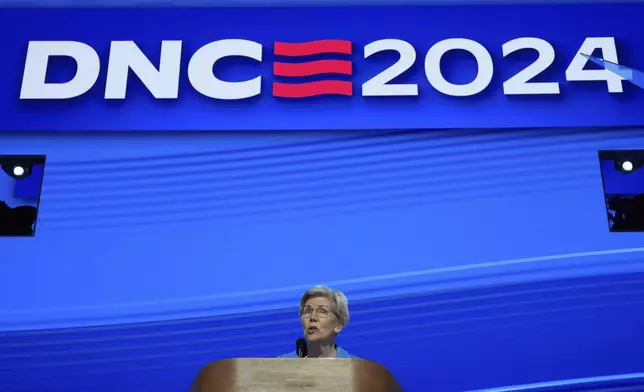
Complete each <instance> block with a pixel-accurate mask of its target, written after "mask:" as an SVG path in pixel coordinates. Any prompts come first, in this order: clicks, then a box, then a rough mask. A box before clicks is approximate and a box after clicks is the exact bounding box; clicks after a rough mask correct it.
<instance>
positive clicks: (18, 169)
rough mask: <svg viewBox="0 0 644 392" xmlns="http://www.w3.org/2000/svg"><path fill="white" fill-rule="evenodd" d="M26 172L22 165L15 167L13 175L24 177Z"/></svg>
mask: <svg viewBox="0 0 644 392" xmlns="http://www.w3.org/2000/svg"><path fill="white" fill-rule="evenodd" d="M24 174H25V168H24V167H22V166H14V167H13V175H14V176H16V177H22V176H23V175H24Z"/></svg>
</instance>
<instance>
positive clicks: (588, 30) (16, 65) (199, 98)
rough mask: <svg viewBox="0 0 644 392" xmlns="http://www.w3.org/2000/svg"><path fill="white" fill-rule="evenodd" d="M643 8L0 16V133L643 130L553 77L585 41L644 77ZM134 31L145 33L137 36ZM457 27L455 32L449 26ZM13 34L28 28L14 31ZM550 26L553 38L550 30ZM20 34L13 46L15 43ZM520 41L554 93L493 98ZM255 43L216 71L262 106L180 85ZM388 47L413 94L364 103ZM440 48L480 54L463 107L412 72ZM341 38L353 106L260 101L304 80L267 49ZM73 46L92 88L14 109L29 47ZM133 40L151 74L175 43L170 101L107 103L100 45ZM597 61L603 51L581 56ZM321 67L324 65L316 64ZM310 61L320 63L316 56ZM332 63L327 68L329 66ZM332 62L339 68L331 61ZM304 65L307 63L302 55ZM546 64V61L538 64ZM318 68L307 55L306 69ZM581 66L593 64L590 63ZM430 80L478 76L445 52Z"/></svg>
mask: <svg viewBox="0 0 644 392" xmlns="http://www.w3.org/2000/svg"><path fill="white" fill-rule="evenodd" d="M642 14H644V4H642V3H632V4H585V5H584V4H566V5H557V6H556V7H554V6H552V5H521V6H513V5H505V6H489V5H488V6H453V7H438V6H436V7H337V8H334V7H328V8H319V7H318V8H315V7H304V8H282V7H276V8H233V7H231V8H213V9H194V8H192V9H191V8H185V9H171V8H166V9H3V12H2V16H0V18H1V21H2V23H0V34H2V36H5V37H12V39H10V40H5V41H4V42H3V53H4V54H5V57H4V60H3V62H2V64H0V84H2V85H3V86H5V88H3V89H2V91H0V109H1V110H2V112H3V116H2V117H0V130H37V131H43V130H85V131H86V130H110V131H112V130H159V129H162V130H284V129H299V130H305V129H309V130H329V129H340V130H344V129H423V128H424V129H426V128H479V129H480V128H508V127H542V126H544V127H552V126H618V125H620V126H639V125H642V124H643V123H644V112H642V110H640V109H641V106H642V104H644V91H642V89H641V88H638V87H636V86H634V85H632V84H631V83H629V82H626V81H624V82H623V85H624V92H623V93H609V92H608V88H607V84H606V82H601V81H590V82H588V81H585V82H580V81H571V82H566V78H565V73H566V72H565V71H566V69H567V67H568V65H569V64H570V63H571V61H572V60H573V58H575V56H576V54H577V52H578V50H579V49H580V47H581V45H582V43H583V42H584V40H585V39H586V38H588V37H614V38H615V41H616V47H617V55H618V58H619V61H620V63H621V64H623V65H625V66H629V67H633V68H638V67H639V68H640V69H644V68H643V67H644V44H642V42H641V40H640V37H641V36H642V34H644V27H642V24H641V21H640V15H642ZM141 20H145V21H146V24H145V28H143V27H142V26H141ZM455 20H458V23H454V21H455ZM24 26H29V28H28V29H26V28H25V27H24ZM548 26H557V28H556V29H553V28H550V27H548ZM16 31H19V32H20V33H19V34H16V33H15V32H16ZM520 37H536V38H541V39H544V40H546V41H548V42H549V43H550V44H551V45H552V47H553V50H554V56H555V57H554V60H553V61H554V62H553V63H552V65H551V66H550V67H548V68H547V69H546V70H545V71H544V72H543V73H541V74H540V75H539V76H537V77H536V78H535V81H539V82H559V83H560V94H556V95H520V96H517V95H504V94H503V88H502V85H503V82H504V81H506V80H507V79H508V78H510V77H511V76H513V75H515V74H517V73H518V72H519V71H520V70H522V69H524V68H526V67H527V66H528V65H529V64H531V63H533V62H534V61H535V60H536V59H537V55H536V51H534V50H521V51H519V52H516V53H512V54H510V55H508V56H507V57H505V58H504V57H503V54H502V45H503V44H504V43H506V42H508V41H510V40H512V39H515V38H520ZM232 38H236V39H237V38H239V39H247V40H255V41H257V42H259V43H261V44H262V45H263V47H264V49H263V61H262V62H261V63H258V62H256V61H254V60H250V59H240V58H229V59H224V60H222V61H221V62H218V63H217V64H216V66H215V73H216V74H217V75H218V76H219V77H220V78H222V79H225V80H228V81H243V80H248V79H252V78H254V77H257V76H258V75H261V76H262V77H263V79H262V83H263V85H262V94H261V95H260V96H257V97H254V98H251V99H245V100H239V101H218V100H213V99H210V98H206V97H205V96H203V95H200V94H199V93H197V92H196V91H195V90H194V89H193V88H192V87H191V86H190V84H189V81H188V77H187V71H186V69H187V63H188V60H189V59H190V57H191V56H192V54H193V53H194V52H195V51H196V50H197V49H198V48H199V47H201V46H203V45H205V44H207V43H209V42H211V41H216V40H219V39H232ZM385 38H395V39H400V40H404V41H407V42H409V43H410V44H411V45H412V46H413V47H414V48H415V50H416V53H417V59H416V61H415V63H414V65H413V66H412V67H411V68H410V69H409V71H408V72H405V73H403V74H402V75H401V76H400V77H398V78H396V79H395V80H394V82H397V83H415V84H418V90H419V95H418V96H398V97H373V96H370V97H362V96H360V91H361V85H362V83H363V82H365V81H366V80H368V79H370V78H372V77H373V76H375V75H376V74H378V73H379V72H381V71H382V70H384V69H385V68H387V67H389V66H390V65H392V64H393V63H394V62H395V61H396V59H397V58H398V55H397V54H396V53H395V52H383V53H379V54H376V55H374V56H370V57H369V58H368V59H364V58H363V57H364V49H363V48H364V46H365V45H366V44H368V43H370V42H373V41H376V40H379V39H385ZM446 38H468V39H471V40H474V41H477V42H479V43H480V44H481V45H483V46H484V47H485V48H486V49H487V51H488V52H489V53H490V55H491V58H492V61H493V68H494V71H493V76H492V81H491V83H490V85H489V86H488V87H487V88H486V89H484V90H483V91H482V92H480V93H479V94H476V95H473V96H469V97H455V96H447V95H444V94H442V93H440V92H438V91H437V90H436V89H434V88H432V87H431V86H430V84H429V82H428V81H427V78H426V76H425V71H424V66H423V64H424V62H425V54H426V53H427V51H428V50H429V48H430V47H431V46H432V45H434V44H435V43H436V42H438V41H440V40H443V39H446ZM322 39H343V40H349V41H351V42H352V44H353V45H352V48H353V55H352V57H351V59H352V61H353V75H352V76H350V77H349V76H342V75H340V76H341V77H339V78H340V79H342V80H351V81H353V91H354V95H353V96H351V97H345V96H321V97H313V98H308V99H285V98H274V97H272V96H271V83H272V82H273V81H275V80H277V81H280V82H288V81H294V82H296V81H298V80H301V81H303V82H304V81H312V80H319V79H321V78H322V79H325V80H326V79H329V76H328V75H324V76H321V77H320V76H317V77H303V78H277V79H276V78H274V77H273V76H272V74H273V72H272V68H273V65H272V63H273V61H275V60H276V58H275V57H274V56H273V54H272V53H273V46H274V42H275V41H285V42H307V41H313V40H322ZM39 40H46V41H56V40H62V41H66V40H71V41H81V42H84V43H86V44H88V45H89V46H91V47H92V48H94V50H96V51H97V52H98V54H99V57H100V59H101V61H102V68H101V69H102V71H101V72H100V75H99V78H98V81H97V83H96V85H95V86H94V88H93V89H91V90H90V91H89V92H88V93H87V94H85V95H82V96H80V97H78V98H74V99H71V100H59V101H40V100H35V101H32V100H19V99H18V97H19V91H20V86H21V82H22V75H23V68H24V65H25V55H26V49H27V45H28V42H29V41H39ZM118 40H133V41H135V42H136V43H137V44H138V45H139V46H140V48H141V49H142V50H143V51H144V52H145V53H146V55H147V56H149V58H150V59H151V60H152V61H153V62H154V63H155V64H156V63H157V62H158V59H159V56H160V51H161V41H162V40H182V41H183V50H182V66H181V73H180V84H179V98H178V99H176V100H155V99H153V98H152V96H151V95H150V93H149V92H148V91H147V90H145V89H144V88H143V86H142V84H141V82H139V81H138V80H137V79H136V77H133V76H132V75H131V77H130V89H129V90H128V92H127V98H126V99H125V100H108V101H106V100H105V99H104V98H103V97H104V94H105V81H106V74H107V71H106V68H107V58H108V54H109V48H110V42H111V41H118ZM584 54H587V55H596V56H597V55H601V53H584ZM327 57H328V56H327ZM327 57H322V58H327ZM337 57H338V56H331V58H337ZM340 57H342V58H344V57H345V56H340ZM307 58H308V57H307ZM543 58H544V59H545V57H543ZM308 59H309V60H312V59H319V58H318V57H315V56H314V58H312V59H311V58H308ZM588 67H589V68H593V67H595V68H597V67H599V66H597V65H593V64H589V65H588ZM441 68H442V72H443V75H444V76H445V78H447V79H448V80H450V81H451V82H452V83H459V84H462V83H468V82H470V81H472V80H473V79H474V77H475V75H476V72H477V65H476V62H475V61H474V59H473V57H472V56H471V55H468V54H466V53H465V52H463V51H452V52H450V53H449V54H448V55H446V56H445V57H444V58H443V60H442V62H441ZM75 73H76V68H75V66H74V63H73V62H72V61H63V60H62V59H58V61H52V62H51V66H50V73H49V74H48V80H49V81H52V82H64V81H68V80H70V79H71V78H72V77H73V75H74V74H75Z"/></svg>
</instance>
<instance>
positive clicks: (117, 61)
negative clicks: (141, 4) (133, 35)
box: [105, 41, 181, 99]
mask: <svg viewBox="0 0 644 392" xmlns="http://www.w3.org/2000/svg"><path fill="white" fill-rule="evenodd" d="M180 67H181V41H163V42H162V43H161V56H160V60H159V69H158V70H157V69H156V67H155V66H154V65H153V64H152V63H151V62H150V60H149V59H148V58H147V57H146V56H145V54H143V52H142V51H141V49H139V47H138V46H137V45H136V44H135V43H134V42H133V41H112V45H111V47H110V58H109V61H108V64H107V82H106V84H105V99H125V95H126V91H127V80H128V74H129V71H130V70H132V72H133V73H134V74H135V75H136V76H137V77H138V78H139V79H140V80H141V82H142V83H143V85H145V87H146V88H147V89H148V91H150V93H151V94H152V96H154V98H156V99H177V98H178V96H179V71H180Z"/></svg>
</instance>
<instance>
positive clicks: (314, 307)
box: [302, 297, 342, 342]
mask: <svg viewBox="0 0 644 392" xmlns="http://www.w3.org/2000/svg"><path fill="white" fill-rule="evenodd" d="M302 327H304V336H305V337H306V340H308V341H309V342H324V341H333V340H334V339H335V335H336V334H337V333H339V332H340V331H341V330H342V326H341V325H339V323H338V318H337V316H336V315H335V314H333V312H332V311H331V301H329V299H328V298H326V297H313V298H309V300H308V301H306V303H305V304H304V309H303V310H302Z"/></svg>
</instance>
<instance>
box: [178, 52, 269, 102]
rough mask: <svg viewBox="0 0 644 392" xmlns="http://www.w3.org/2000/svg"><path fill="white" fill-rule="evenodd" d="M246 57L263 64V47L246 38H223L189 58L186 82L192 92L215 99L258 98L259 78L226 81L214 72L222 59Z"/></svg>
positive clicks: (260, 81) (260, 82)
mask: <svg viewBox="0 0 644 392" xmlns="http://www.w3.org/2000/svg"><path fill="white" fill-rule="evenodd" d="M234 56H238V57H247V58H251V59H253V60H256V61H262V45H261V44H258V43H257V42H253V41H248V40H245V39H225V40H221V41H215V42H211V43H209V44H207V45H205V46H203V47H201V48H200V49H199V50H197V52H196V53H195V54H194V55H193V56H192V58H191V59H190V64H188V79H190V83H191V84H192V87H194V89H195V90H197V91H198V92H199V93H201V94H203V95H205V96H207V97H210V98H214V99H224V100H236V99H246V98H251V97H254V96H257V95H259V94H260V93H261V92H262V77H261V76H257V77H256V78H253V79H251V80H247V81H243V82H226V81H224V80H221V79H219V78H217V77H216V76H215V75H214V73H213V67H214V65H215V63H216V62H217V61H218V60H220V59H223V58H224V57H234Z"/></svg>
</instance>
